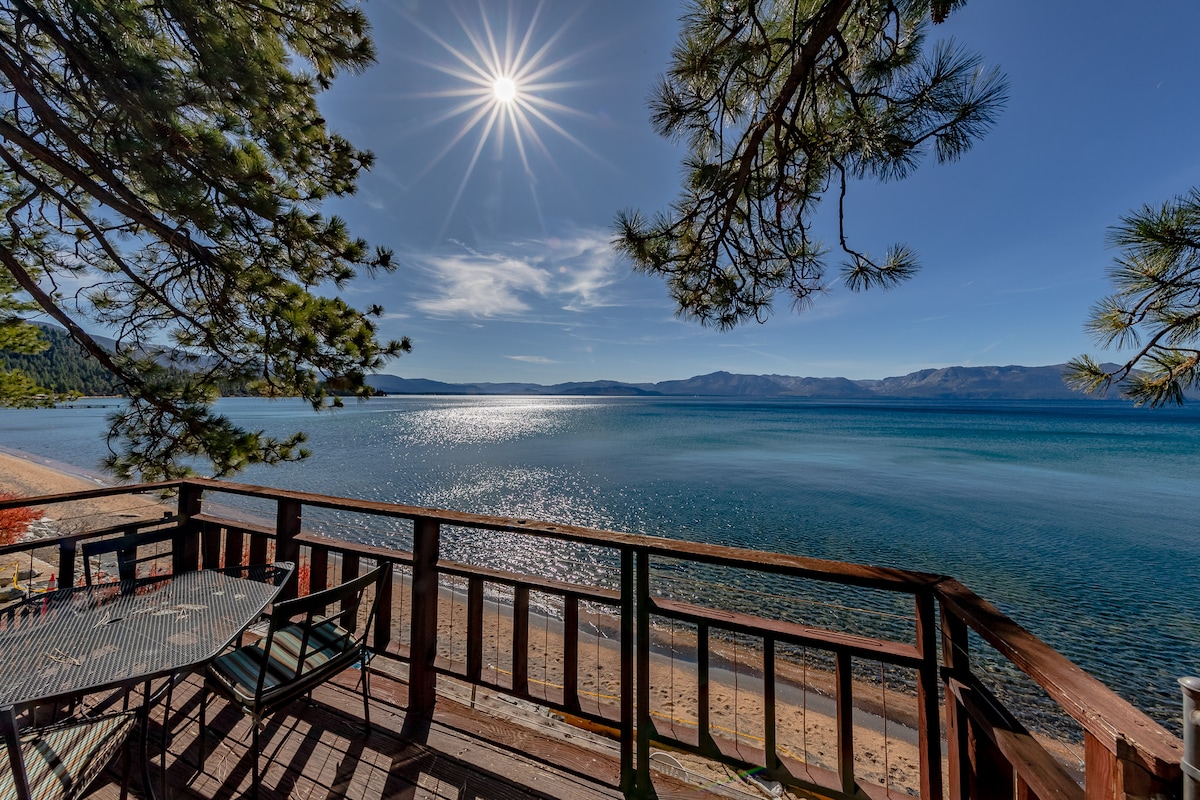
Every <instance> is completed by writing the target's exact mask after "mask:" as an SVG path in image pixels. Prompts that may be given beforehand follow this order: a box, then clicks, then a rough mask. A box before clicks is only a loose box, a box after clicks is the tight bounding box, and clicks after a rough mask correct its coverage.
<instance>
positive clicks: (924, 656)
mask: <svg viewBox="0 0 1200 800" xmlns="http://www.w3.org/2000/svg"><path fill="white" fill-rule="evenodd" d="M916 603H917V609H916V610H917V629H916V639H917V647H918V648H919V649H920V653H921V668H920V669H919V670H918V672H917V737H918V741H919V744H920V748H921V752H920V761H921V797H924V798H928V799H929V800H941V797H942V735H941V730H940V727H941V726H940V725H939V724H938V717H939V715H938V663H937V622H936V617H935V613H936V610H935V607H934V602H933V592H932V591H921V592H919V593H918V594H917V597H916ZM946 703H947V705H949V703H950V699H949V698H947V700H946Z"/></svg>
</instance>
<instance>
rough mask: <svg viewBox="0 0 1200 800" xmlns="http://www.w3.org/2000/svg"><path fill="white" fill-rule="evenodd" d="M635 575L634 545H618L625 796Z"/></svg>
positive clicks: (630, 777) (629, 767)
mask: <svg viewBox="0 0 1200 800" xmlns="http://www.w3.org/2000/svg"><path fill="white" fill-rule="evenodd" d="M634 584H635V576H634V569H633V548H631V547H623V548H621V677H620V685H621V691H620V695H621V793H622V794H624V795H625V796H626V797H631V796H634V794H635V792H636V791H637V775H636V773H635V772H634V768H633V745H634V738H633V732H634V728H635V726H636V725H637V722H636V720H635V719H634V716H633V715H634V708H635V706H634V702H633V701H634V694H633V691H634V685H633V681H634V677H633V676H634V672H635V670H636V661H635V657H636V653H635V651H634V646H633V644H634V630H635V629H636V627H637V625H636V622H635V620H634V614H635V613H636V604H635V601H634V592H635V591H636V587H635V585H634Z"/></svg>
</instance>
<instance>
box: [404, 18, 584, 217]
mask: <svg viewBox="0 0 1200 800" xmlns="http://www.w3.org/2000/svg"><path fill="white" fill-rule="evenodd" d="M492 7H494V6H489V8H492ZM544 7H545V3H544V2H543V3H539V4H538V6H537V11H536V12H535V13H534V14H533V17H532V19H529V20H528V21H527V22H526V23H525V24H520V23H518V22H517V20H516V15H515V14H514V12H513V10H512V8H511V6H510V8H509V13H508V18H507V21H506V24H505V25H504V27H503V28H501V29H500V31H497V30H496V29H495V28H494V26H493V24H492V22H491V21H490V20H489V18H488V15H487V13H486V12H485V11H484V5H483V4H482V3H481V4H480V11H481V14H480V17H479V18H478V22H477V23H476V22H475V21H474V20H468V19H465V18H464V17H463V16H461V15H459V14H458V12H457V11H455V15H456V16H457V17H458V22H459V25H460V27H461V29H462V30H461V34H462V36H463V41H464V42H465V45H466V46H463V45H459V44H455V43H453V42H452V40H451V39H450V38H448V37H445V36H442V35H440V34H439V33H437V32H435V31H432V30H430V29H429V28H427V27H425V26H424V25H422V24H421V23H420V22H417V21H415V20H414V23H415V24H416V25H417V27H419V28H420V29H421V30H422V31H423V33H424V34H425V35H426V36H428V37H430V38H431V39H432V40H433V41H435V42H436V43H437V44H438V45H440V46H441V47H442V49H444V50H445V51H446V53H447V54H448V55H450V56H452V60H451V61H450V62H449V63H438V62H435V61H421V63H422V64H424V65H425V66H427V67H429V68H431V69H434V70H437V71H438V72H441V73H443V74H445V75H449V76H450V77H452V78H454V79H455V80H456V81H457V83H458V85H457V86H455V87H454V88H447V89H445V90H441V91H433V92H430V93H428V94H426V95H424V96H425V97H435V98H437V97H442V98H453V99H455V100H456V101H457V102H456V103H455V104H454V105H453V106H452V107H450V108H448V109H447V110H446V111H445V112H443V113H441V114H439V115H438V116H437V117H436V118H435V119H434V120H432V122H433V123H441V122H445V121H446V120H451V119H455V118H460V119H462V124H461V125H460V126H459V129H458V131H457V132H456V133H455V134H454V135H453V136H450V137H449V138H448V140H447V142H446V143H445V145H443V147H442V149H441V151H440V152H439V153H438V154H437V155H436V156H435V157H434V158H433V159H431V160H430V161H428V162H427V163H426V165H425V168H424V169H423V170H421V172H420V173H419V174H418V175H417V176H415V177H414V181H415V180H418V179H420V178H421V177H423V176H424V175H425V174H427V173H428V172H429V171H430V170H431V169H433V167H434V166H435V165H436V164H438V162H440V161H441V160H442V159H443V158H444V157H445V156H446V155H447V154H448V153H449V152H450V151H451V150H453V149H454V148H455V147H456V146H458V145H459V143H460V142H463V140H464V139H467V140H468V141H470V139H471V138H474V139H475V141H474V146H473V148H472V154H471V158H470V161H469V162H468V165H467V169H466V172H465V174H464V175H463V178H462V181H461V182H460V184H459V186H458V191H457V193H456V194H455V195H454V199H453V200H452V201H451V205H450V209H449V210H448V212H447V215H446V223H445V224H449V221H450V217H451V216H453V214H454V210H455V208H456V207H457V205H458V202H459V200H461V198H462V195H463V193H464V191H465V190H466V187H467V183H468V181H469V180H470V178H471V174H472V172H473V171H474V170H475V165H476V164H477V163H478V162H479V159H480V155H481V153H482V152H483V151H484V148H485V146H486V145H487V144H488V142H493V143H494V145H495V148H496V152H497V153H500V154H502V153H503V150H504V147H505V144H506V140H508V141H511V142H512V143H513V144H514V145H515V146H516V151H517V155H518V156H519V157H520V160H521V166H522V167H523V168H524V171H525V174H526V175H527V176H530V191H531V192H534V185H535V184H536V180H534V179H533V175H534V170H533V166H532V163H531V161H530V151H531V150H536V151H537V152H538V153H540V154H541V155H542V156H543V157H544V158H545V159H547V160H549V161H550V162H551V164H552V165H553V162H554V159H553V157H552V156H551V154H550V150H549V148H547V146H546V143H545V142H544V141H543V138H542V137H543V132H544V131H552V132H553V133H555V134H558V135H559V136H561V137H563V138H564V139H566V140H567V141H569V142H570V143H571V144H573V145H574V146H576V147H578V148H579V149H580V150H582V151H584V152H585V153H587V154H589V155H591V156H592V157H594V158H597V159H599V160H601V161H603V160H604V159H602V158H601V157H600V156H599V155H598V154H597V153H595V152H594V151H593V150H592V149H591V148H589V147H588V146H587V145H586V144H584V143H583V142H582V141H580V140H579V139H578V138H577V137H575V136H573V135H572V134H571V133H570V132H569V131H567V129H566V128H564V127H563V125H562V124H560V122H559V121H558V119H556V117H557V118H562V117H564V116H574V117H580V118H590V115H588V114H585V113H583V112H581V111H578V110H576V109H574V108H571V107H570V106H568V105H566V104H564V103H561V102H557V101H556V100H553V99H551V97H550V95H553V94H554V93H556V92H559V91H562V90H569V89H575V88H578V87H580V86H582V85H583V83H581V82H577V81H568V80H563V79H562V78H561V77H559V76H560V75H561V73H563V71H564V70H565V69H566V68H567V67H568V66H570V65H571V64H572V63H573V62H575V61H576V60H578V59H579V58H580V57H581V56H583V55H584V53H585V51H586V50H589V48H584V49H583V50H580V49H574V50H572V51H571V53H570V54H569V55H567V56H565V57H562V58H557V59H555V57H554V56H552V53H553V52H554V51H555V50H556V49H559V48H560V45H561V42H560V40H561V39H562V37H563V35H564V33H565V32H566V30H567V27H568V26H569V25H570V22H571V20H568V21H567V22H566V23H565V24H563V25H562V26H561V27H559V28H558V29H557V30H554V31H551V32H550V33H549V35H548V36H545V37H542V36H540V35H539V33H538V31H537V27H538V21H539V19H541V17H542V12H543V10H544ZM498 32H500V33H502V35H497V33H498ZM453 38H458V37H457V35H456V36H455V37H453ZM472 134H474V135H472ZM555 168H556V169H557V167H555ZM533 201H534V205H535V207H536V206H538V202H537V196H536V193H534V197H533ZM537 213H538V217H539V218H540V217H541V209H540V207H538V208H537ZM445 224H444V225H443V230H442V231H441V232H440V233H439V238H440V236H441V235H442V234H444V233H445Z"/></svg>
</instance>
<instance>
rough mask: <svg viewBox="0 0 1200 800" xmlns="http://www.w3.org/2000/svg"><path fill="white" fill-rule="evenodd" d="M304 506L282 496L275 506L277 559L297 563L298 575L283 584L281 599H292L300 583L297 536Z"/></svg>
mask: <svg viewBox="0 0 1200 800" xmlns="http://www.w3.org/2000/svg"><path fill="white" fill-rule="evenodd" d="M302 509H303V507H302V506H301V505H300V503H299V502H298V501H296V500H291V499H285V498H280V499H279V500H278V501H276V506H275V559H276V560H277V561H291V562H292V563H293V564H295V565H296V573H297V577H296V578H295V579H294V580H290V581H288V582H287V583H285V584H284V585H283V590H282V591H280V593H279V599H280V600H290V599H292V598H293V597H295V596H296V594H297V587H298V586H299V585H300V578H299V572H300V545H298V544H297V543H296V537H297V536H298V535H299V534H300V515H301V513H302Z"/></svg>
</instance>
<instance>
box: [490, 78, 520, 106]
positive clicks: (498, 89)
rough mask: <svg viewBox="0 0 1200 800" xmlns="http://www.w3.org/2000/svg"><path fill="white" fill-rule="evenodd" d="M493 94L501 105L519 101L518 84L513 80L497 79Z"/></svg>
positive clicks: (493, 85) (493, 86)
mask: <svg viewBox="0 0 1200 800" xmlns="http://www.w3.org/2000/svg"><path fill="white" fill-rule="evenodd" d="M492 94H493V95H495V96H496V100H497V101H498V102H501V103H511V102H513V101H514V100H516V99H517V82H516V81H514V80H513V79H512V78H508V77H504V78H497V79H496V82H495V83H493V84H492Z"/></svg>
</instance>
